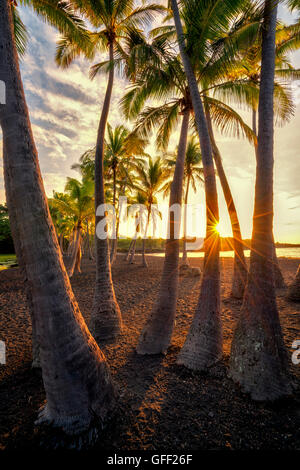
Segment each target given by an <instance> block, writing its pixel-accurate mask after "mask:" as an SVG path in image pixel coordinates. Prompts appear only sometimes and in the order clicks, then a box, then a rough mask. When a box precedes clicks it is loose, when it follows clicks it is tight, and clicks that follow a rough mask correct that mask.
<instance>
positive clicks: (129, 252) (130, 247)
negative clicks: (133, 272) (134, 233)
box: [125, 238, 134, 261]
mask: <svg viewBox="0 0 300 470" xmlns="http://www.w3.org/2000/svg"><path fill="white" fill-rule="evenodd" d="M133 242H134V239H133V238H132V239H131V240H130V243H129V248H128V251H127V253H126V256H125V261H128V260H129V258H130V255H131V251H132V247H133Z"/></svg>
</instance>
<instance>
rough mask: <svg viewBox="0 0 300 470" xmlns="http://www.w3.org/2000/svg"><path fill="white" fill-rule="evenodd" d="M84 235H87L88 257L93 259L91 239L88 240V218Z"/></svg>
mask: <svg viewBox="0 0 300 470" xmlns="http://www.w3.org/2000/svg"><path fill="white" fill-rule="evenodd" d="M86 236H87V242H88V254H89V259H90V260H93V259H94V256H93V253H92V247H91V240H90V229H89V221H88V220H86Z"/></svg>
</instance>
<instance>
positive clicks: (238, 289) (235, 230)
mask: <svg viewBox="0 0 300 470" xmlns="http://www.w3.org/2000/svg"><path fill="white" fill-rule="evenodd" d="M205 111H206V119H207V124H208V130H209V134H210V139H211V144H212V152H213V157H214V161H215V164H216V168H217V172H218V176H219V179H220V183H221V186H222V189H223V194H224V198H225V201H226V205H227V209H228V214H229V217H230V222H231V228H232V235H233V248H234V272H233V280H232V287H231V293H232V296H233V297H236V298H237V299H241V298H242V297H243V294H244V290H245V286H246V282H247V274H248V271H247V264H246V260H245V256H244V248H243V239H242V234H241V229H240V224H239V219H238V215H237V210H236V207H235V204H234V201H233V197H232V193H231V190H230V186H229V184H228V180H227V177H226V174H225V171H224V167H223V163H222V158H221V155H220V152H219V149H218V146H217V144H216V141H215V137H214V132H213V126H212V122H211V116H210V112H209V107H208V104H207V102H205Z"/></svg>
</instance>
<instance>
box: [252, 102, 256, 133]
mask: <svg viewBox="0 0 300 470" xmlns="http://www.w3.org/2000/svg"><path fill="white" fill-rule="evenodd" d="M256 121H257V116H256V109H255V108H253V109H252V130H253V132H254V134H255V135H256V136H257V124H256Z"/></svg>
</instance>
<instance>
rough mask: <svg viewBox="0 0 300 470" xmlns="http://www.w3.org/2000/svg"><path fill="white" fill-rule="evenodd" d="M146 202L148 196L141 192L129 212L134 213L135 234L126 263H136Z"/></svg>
mask: <svg viewBox="0 0 300 470" xmlns="http://www.w3.org/2000/svg"><path fill="white" fill-rule="evenodd" d="M146 202H147V197H146V195H145V194H144V193H143V194H142V193H141V192H138V193H137V194H136V197H135V199H134V200H133V204H132V205H131V206H130V207H129V210H128V212H129V213H130V212H131V213H132V212H133V213H134V217H135V232H134V236H133V238H132V240H131V243H130V246H129V249H128V253H127V255H126V261H128V262H129V263H130V264H133V263H134V256H135V248H136V241H137V238H138V235H139V233H141V229H142V225H143V219H144V215H145V212H146Z"/></svg>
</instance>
